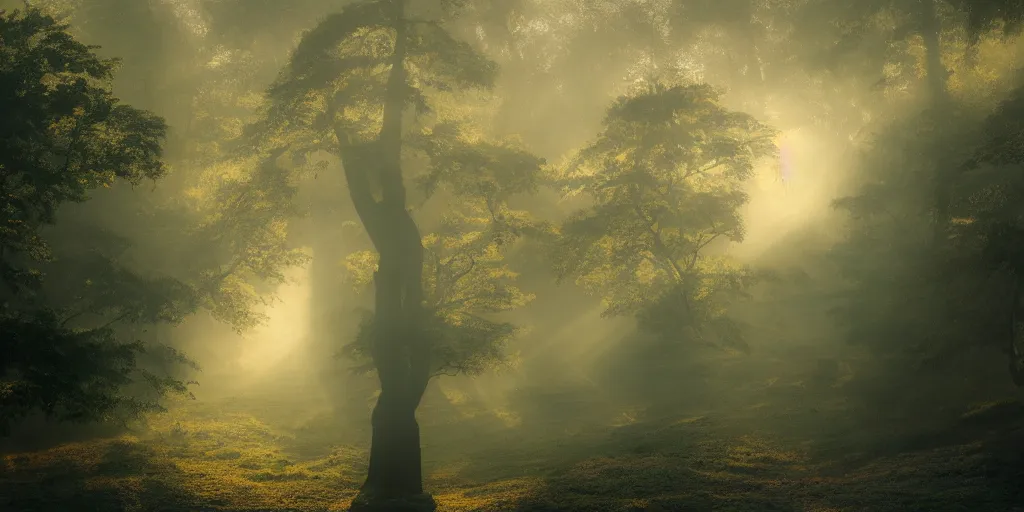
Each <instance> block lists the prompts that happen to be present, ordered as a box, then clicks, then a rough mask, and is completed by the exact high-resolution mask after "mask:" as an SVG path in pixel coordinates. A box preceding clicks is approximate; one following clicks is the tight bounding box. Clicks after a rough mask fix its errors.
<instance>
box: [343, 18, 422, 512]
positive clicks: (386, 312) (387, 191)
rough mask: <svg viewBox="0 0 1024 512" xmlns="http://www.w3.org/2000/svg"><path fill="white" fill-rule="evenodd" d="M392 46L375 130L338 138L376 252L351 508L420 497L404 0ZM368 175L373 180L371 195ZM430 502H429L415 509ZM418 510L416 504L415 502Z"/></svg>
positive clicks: (418, 309)
mask: <svg viewBox="0 0 1024 512" xmlns="http://www.w3.org/2000/svg"><path fill="white" fill-rule="evenodd" d="M392 2H393V5H394V10H393V23H394V25H393V26H394V30H395V48H394V53H393V55H392V60H391V71H390V73H389V77H388V82H387V93H386V95H387V97H386V98H385V104H384V116H383V123H382V126H381V131H380V135H379V137H378V138H377V140H376V141H374V142H372V143H369V144H363V145H352V144H348V142H347V141H346V140H345V139H343V138H341V137H342V135H341V134H340V132H339V144H341V145H342V160H343V165H344V169H345V178H346V180H347V182H348V185H349V193H350V195H351V198H352V202H353V205H354V206H355V209H356V212H357V213H358V215H359V218H360V220H361V221H362V223H363V226H364V227H365V228H366V232H367V234H368V235H369V237H370V240H371V241H372V242H373V245H374V248H375V249H376V250H377V252H378V254H379V256H380V258H379V262H378V267H377V271H376V272H375V273H374V290H375V294H376V297H375V321H374V325H373V346H372V350H371V355H372V358H373V363H374V365H375V366H376V369H377V376H378V379H379V380H380V395H379V397H378V399H377V404H376V406H375V407H374V409H373V414H372V417H371V424H372V428H373V440H372V442H371V445H370V464H369V470H368V473H367V477H366V481H365V482H364V484H363V487H362V493H361V497H360V498H359V499H357V502H356V503H353V510H368V509H379V510H393V511H395V512H399V511H401V510H404V509H412V508H413V507H411V506H410V505H405V504H401V505H400V504H398V503H397V502H396V501H395V500H403V501H405V500H414V499H415V498H417V497H422V496H424V495H423V476H422V463H421V455H420V434H419V425H418V424H417V423H416V409H417V408H418V407H419V404H420V401H421V399H422V398H423V393H424V391H425V390H426V387H427V382H428V381H429V378H430V368H431V363H430V357H429V355H430V345H429V340H428V339H427V337H426V336H425V333H424V329H423V328H422V325H423V321H422V318H423V282H422V273H423V245H422V242H421V237H420V233H419V229H418V228H417V226H416V223H415V221H414V220H413V218H412V216H411V215H410V213H409V211H408V209H407V208H406V191H405V185H404V184H403V181H402V166H401V153H402V114H403V111H404V108H405V100H406V89H407V77H406V71H405V67H404V66H405V55H406V46H407V31H406V21H405V19H404V15H405V2H406V0H392ZM370 173H374V174H375V175H376V176H377V177H378V179H379V183H380V192H381V199H380V200H377V199H375V198H374V195H373V190H372V189H371V186H370V179H369V175H370ZM428 505H429V506H430V508H433V500H429V499H428V500H427V502H424V503H423V505H422V507H426V506H428ZM416 508H420V507H416Z"/></svg>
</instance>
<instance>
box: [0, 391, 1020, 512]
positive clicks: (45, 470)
mask: <svg viewBox="0 0 1024 512" xmlns="http://www.w3.org/2000/svg"><path fill="white" fill-rule="evenodd" d="M784 381H785V379H782V380H778V379H776V380H772V379H768V381H765V382H762V383H761V384H759V389H760V394H758V395H755V394H752V393H748V394H747V395H746V396H745V404H743V405H739V404H738V403H729V404H723V405H722V406H721V407H714V406H712V407H704V408H702V409H701V410H697V409H699V408H697V407H690V409H691V410H687V411H686V412H681V413H678V414H668V413H663V414H655V413H653V412H652V413H648V414H647V415H641V414H638V413H636V412H635V411H634V412H630V411H625V412H620V413H617V414H615V415H609V418H610V419H609V421H606V422H601V421H595V420H594V419H592V418H587V419H585V420H578V421H571V420H565V419H563V420H556V419H551V420H549V421H543V422H542V421H539V420H529V421H526V420H523V419H520V420H518V421H509V417H510V416H515V414H514V413H512V412H510V411H507V410H491V411H489V412H488V411H487V410H486V409H485V408H483V407H482V406H480V407H478V408H477V409H476V410H473V409H472V408H471V407H470V402H471V401H464V402H463V403H462V404H461V405H460V407H462V409H461V410H460V411H461V412H460V414H454V412H453V411H454V410H455V409H453V408H454V407H455V406H454V405H452V402H453V400H448V401H447V402H446V401H444V400H440V399H439V398H438V397H440V396H441V394H440V393H435V395H436V396H435V397H434V400H433V401H432V402H428V403H427V404H425V406H424V410H423V414H422V416H424V418H425V419H424V420H423V421H422V422H421V423H423V430H424V433H423V435H424V458H425V463H424V464H425V471H426V475H427V476H426V486H427V488H428V490H429V491H430V492H432V493H433V494H434V497H435V499H436V500H437V502H438V505H439V507H438V509H439V510H441V511H451V512H459V511H495V512H498V511H522V512H526V511H529V512H554V511H579V512H586V511H593V512H614V511H643V510H647V511H710V510H723V511H749V512H754V511H814V512H838V511H911V510H914V511H972V512H973V511H1002V512H1010V511H1014V510H1024V411H1022V408H1021V406H1019V405H1017V403H1016V402H1013V401H997V402H992V403H986V404H979V405H976V406H974V407H968V408H964V409H963V411H962V413H963V414H962V415H961V416H960V417H952V416H951V417H949V418H947V419H946V420H942V421H939V420H931V421H930V422H928V423H927V424H920V423H916V424H914V423H909V422H905V421H897V420H892V421H889V422H881V421H872V422H864V421H860V422H858V421H853V420H851V418H853V416H852V415H851V414H850V411H849V410H848V406H846V405H844V403H845V402H844V399H843V397H842V396H841V395H840V394H834V395H828V394H825V395H823V396H817V397H812V396H810V395H808V394H806V393H805V394H800V393H799V392H798V391H797V390H798V389H799V386H791V387H786V386H785V385H784V384H785V382H784ZM449 398H451V397H449ZM458 401H459V400H454V402H458ZM812 402H813V404H812ZM278 406H279V407H278ZM278 406H275V405H274V404H273V403H272V402H270V401H268V400H264V399H256V398H253V399H251V400H250V401H249V402H246V401H245V400H242V399H239V398H237V397H236V398H232V399H224V400H220V401H212V400H210V401H207V400H200V401H195V402H185V403H181V404H177V405H175V406H174V407H172V408H171V410H170V411H169V412H168V413H166V414H161V415H157V416H154V417H152V418H150V419H149V422H148V425H147V427H146V428H144V429H137V431H136V432H135V433H134V434H131V435H120V436H115V437H108V438H103V439H94V440H89V441H81V442H75V443H67V444H62V445H60V446H56V447H51V448H47V449H42V450H35V451H31V452H18V451H13V452H12V453H7V454H5V455H4V456H3V458H2V465H0V509H2V510H11V511H23V512H30V511H39V512H51V511H106V510H110V511H120V510H125V511H167V512H178V511H281V512H283V511H327V510H345V509H346V508H347V506H348V505H349V503H350V501H351V499H352V498H353V497H354V496H355V494H356V490H357V487H358V485H359V483H360V481H361V478H362V475H363V472H364V470H365V461H366V453H365V448H364V447H365V446H366V438H365V432H363V433H362V434H356V435H353V434H352V433H351V432H348V433H345V434H342V433H341V429H340V428H335V425H336V424H337V422H338V421H339V420H337V418H336V417H321V418H320V419H319V420H316V419H314V420H309V421H304V422H300V423H304V426H302V425H300V426H296V425H295V424H294V422H293V423H291V424H289V423H287V422H284V421H281V418H289V417H290V418H295V417H297V416H296V414H295V413H293V412H291V410H287V407H291V408H292V409H293V410H296V411H297V410H299V409H301V408H302V407H303V404H302V403H301V402H297V401H295V400H291V401H290V402H289V403H286V404H283V405H282V404H278ZM275 407H277V408H276V409H275ZM281 408H285V409H284V410H282V409H281ZM662 410H671V408H669V409H665V408H662ZM520 416H521V418H529V416H528V415H526V414H525V412H523V414H521V415H520ZM613 416H614V421H612V417H613ZM350 420H352V421H353V422H355V423H361V422H362V421H365V419H363V418H350ZM1018 507H1020V508H1018Z"/></svg>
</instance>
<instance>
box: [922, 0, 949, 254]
mask: <svg viewBox="0 0 1024 512" xmlns="http://www.w3.org/2000/svg"><path fill="white" fill-rule="evenodd" d="M920 4H921V11H920V26H921V28H920V30H921V38H922V39H923V40H924V46H925V72H926V73H927V74H928V76H927V80H928V95H929V98H928V101H929V103H930V105H929V108H930V109H931V114H932V116H931V121H932V123H934V125H935V127H936V128H937V129H940V130H941V128H942V127H943V126H944V125H945V124H946V123H944V122H943V120H944V119H945V117H946V116H948V115H949V112H948V110H947V109H948V107H949V92H948V91H947V89H946V85H947V79H948V78H949V71H948V70H947V69H946V68H945V66H943V65H942V39H941V37H942V36H941V35H942V24H941V21H940V19H939V16H938V13H937V12H936V8H935V7H936V6H935V4H936V0H920ZM934 165H935V171H934V172H935V174H934V178H933V179H934V194H935V195H934V201H935V202H934V219H933V228H934V232H933V242H934V243H935V244H936V245H938V244H941V243H942V242H943V241H944V240H945V239H946V234H947V231H948V227H949V201H950V179H951V176H950V168H949V165H948V164H947V163H946V159H945V158H943V157H942V155H936V158H935V163H934Z"/></svg>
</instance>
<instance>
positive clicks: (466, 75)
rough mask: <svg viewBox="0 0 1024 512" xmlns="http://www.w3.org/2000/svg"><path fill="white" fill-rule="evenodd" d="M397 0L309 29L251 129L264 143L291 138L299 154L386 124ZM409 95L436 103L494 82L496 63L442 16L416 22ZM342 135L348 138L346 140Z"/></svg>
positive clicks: (361, 7) (368, 136)
mask: <svg viewBox="0 0 1024 512" xmlns="http://www.w3.org/2000/svg"><path fill="white" fill-rule="evenodd" d="M388 5H389V2H385V1H366V2H356V3H353V4H350V5H349V6H347V7H345V8H344V9H343V10H342V12H340V13H338V14H334V15H331V16H328V17H327V18H326V19H324V20H323V21H322V22H321V23H320V24H319V25H318V26H317V27H316V28H314V29H313V30H311V31H310V32H308V33H307V34H306V35H305V37H303V39H302V41H301V42H300V43H299V46H298V48H296V50H295V52H294V53H293V54H292V58H291V61H290V63H289V65H288V67H287V68H286V69H285V70H284V71H283V72H282V73H281V75H280V76H279V77H278V79H277V81H275V83H274V84H273V85H272V86H271V87H270V90H269V96H270V99H271V105H270V107H269V108H268V110H267V113H266V116H265V118H264V119H263V121H262V122H260V123H257V124H256V125H254V126H253V129H252V130H251V131H250V135H251V137H252V140H253V142H254V143H256V144H262V145H273V144H280V143H289V144H290V147H291V151H292V152H294V153H296V154H303V153H305V152H309V151H314V150H318V149H322V150H326V151H330V152H333V153H337V151H338V150H337V147H336V146H335V140H337V142H338V143H340V144H343V145H349V144H354V143H360V142H369V141H371V140H373V139H374V137H375V136H376V134H377V133H378V131H379V129H380V115H381V112H382V109H383V103H384V94H385V88H386V87H385V86H386V83H385V82H386V79H387V76H388V71H389V69H390V67H391V66H390V64H389V63H388V62H387V59H388V58H389V56H390V55H391V53H392V49H393V48H394V42H395V41H394V31H393V30H392V29H391V26H392V23H393V22H392V19H391V17H390V14H389V12H388ZM410 32H411V33H410V34H409V42H408V48H407V59H406V62H405V66H406V68H407V71H408V73H409V82H408V87H409V89H408V90H407V91H406V95H405V97H406V99H407V101H408V102H409V103H410V104H411V105H413V106H415V107H416V108H417V111H418V112H420V113H427V112H429V111H430V110H431V106H430V105H429V101H428V97H429V96H430V95H431V94H432V93H437V92H442V91H451V90H455V89H463V88H474V87H475V88H480V87H483V88H486V87H490V86H491V85H492V84H493V83H494V80H495V78H496V74H497V67H496V66H495V64H494V63H493V62H491V61H489V60H487V59H486V58H485V57H483V56H482V55H480V54H479V53H478V52H476V51H475V50H474V49H473V48H472V47H471V46H469V45H468V44H467V43H465V42H462V41H458V40H456V39H454V38H453V37H452V36H451V35H450V34H449V33H448V32H447V31H446V30H445V29H444V27H443V26H442V25H441V24H439V23H437V22H413V23H412V24H411V27H410ZM338 138H340V139H338Z"/></svg>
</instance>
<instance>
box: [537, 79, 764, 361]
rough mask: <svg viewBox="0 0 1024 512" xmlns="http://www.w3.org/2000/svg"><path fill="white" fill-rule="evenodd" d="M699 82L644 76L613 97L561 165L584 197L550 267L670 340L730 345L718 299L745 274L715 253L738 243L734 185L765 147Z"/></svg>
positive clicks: (730, 293) (743, 282) (735, 335)
mask: <svg viewBox="0 0 1024 512" xmlns="http://www.w3.org/2000/svg"><path fill="white" fill-rule="evenodd" d="M718 101H719V95H718V93H717V92H716V91H714V89H712V88H711V87H709V86H700V85H691V86H680V85H676V86H669V85H665V84H662V83H654V84H650V85H649V86H647V89H646V90H641V91H639V92H637V93H635V94H633V95H630V96H624V97H621V98H620V99H619V100H618V101H616V102H615V104H614V105H613V106H612V107H611V108H610V109H609V111H608V114H607V117H606V120H605V123H604V129H603V130H602V133H601V134H600V135H599V136H598V138H597V140H596V141H594V142H593V143H591V144H590V145H589V146H587V147H586V148H584V149H583V150H582V151H581V152H580V153H579V155H578V156H577V157H576V158H575V159H574V160H573V161H572V163H571V164H570V165H569V167H568V169H567V170H566V171H565V177H564V180H565V183H566V185H567V188H568V189H569V191H570V192H573V193H583V194H585V195H586V196H587V197H588V199H590V200H591V201H592V202H593V206H591V207H589V208H586V209H584V210H583V211H581V212H579V213H578V214H576V215H575V216H574V217H573V218H571V219H570V220H569V221H568V222H567V223H566V224H565V225H564V226H563V227H562V230H561V240H560V241H559V242H558V244H557V246H556V249H555V251H554V256H555V259H556V262H557V263H556V265H557V268H558V270H559V274H560V275H562V276H565V277H570V276H571V277H574V278H575V279H576V281H577V282H578V283H580V284H581V285H583V286H584V287H586V288H587V289H589V290H591V291H593V292H596V293H599V294H600V295H601V296H602V297H603V299H604V301H605V304H606V306H607V309H606V311H605V314H606V315H623V314H626V315H635V316H636V317H637V319H638V320H639V322H640V326H641V327H642V328H645V329H648V330H651V331H653V332H655V333H657V334H658V335H659V336H661V337H664V338H666V339H670V340H677V339H678V338H683V340H684V341H688V342H704V343H713V344H722V345H727V346H734V347H736V346H742V341H741V339H740V336H739V331H738V329H737V326H736V325H735V324H734V323H733V322H732V321H730V320H729V318H728V317H727V316H726V314H725V313H726V311H725V309H724V308H725V306H726V305H727V304H728V302H729V301H730V300H731V299H732V298H734V297H735V296H736V294H738V293H742V291H743V290H744V289H745V288H746V287H747V286H749V284H750V282H751V279H752V277H753V274H752V273H751V271H749V270H747V269H743V268H740V267H737V266H735V265H733V264H730V263H729V261H728V259H726V258H724V257H722V256H721V252H720V251H719V252H718V255H716V254H715V253H714V252H712V251H714V250H715V245H714V244H716V242H717V243H719V244H720V243H721V242H723V241H725V240H732V241H740V240H742V238H743V223H742V219H741V216H740V213H739V208H740V207H741V206H742V205H743V204H744V202H745V201H746V200H747V196H746V193H745V192H744V190H743V188H742V185H743V182H744V181H745V180H747V179H748V178H750V176H751V175H752V173H753V167H754V164H755V163H756V162H757V161H758V159H760V158H762V157H766V156H769V155H771V154H773V152H774V151H775V145H774V141H773V133H772V131H771V130H770V129H768V128H767V127H765V126H764V125H762V124H761V123H759V122H757V121H756V120H754V119H753V118H752V117H750V116H749V115H747V114H742V113H738V112H731V111H729V110H727V109H725V108H723V107H721V106H720V105H719V103H718Z"/></svg>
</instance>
